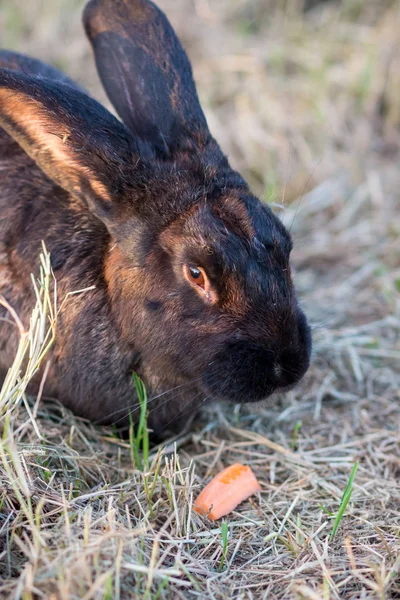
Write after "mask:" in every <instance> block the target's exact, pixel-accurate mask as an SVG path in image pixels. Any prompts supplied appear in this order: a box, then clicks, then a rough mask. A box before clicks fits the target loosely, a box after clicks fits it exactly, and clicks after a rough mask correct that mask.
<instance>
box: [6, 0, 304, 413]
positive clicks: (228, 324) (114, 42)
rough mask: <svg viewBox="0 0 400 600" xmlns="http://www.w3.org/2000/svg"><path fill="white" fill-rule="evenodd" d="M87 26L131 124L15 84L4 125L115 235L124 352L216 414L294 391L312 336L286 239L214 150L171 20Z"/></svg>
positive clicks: (139, 5) (121, 16)
mask: <svg viewBox="0 0 400 600" xmlns="http://www.w3.org/2000/svg"><path fill="white" fill-rule="evenodd" d="M84 24H85V28H86V32H87V34H88V36H89V39H90V41H91V43H92V45H93V49H94V53H95V58H96V64H97V68H98V71H99V74H100V77H101V80H102V82H103V85H104V87H105V89H106V91H107V93H108V96H109V98H110V100H111V102H112V103H113V104H114V106H115V108H116V110H117V112H118V113H119V115H120V116H121V118H122V121H123V123H124V124H122V123H121V122H120V121H118V120H117V119H116V118H114V117H113V116H112V115H111V114H110V113H109V112H108V111H107V110H106V109H105V108H103V107H102V106H101V105H99V104H98V103H97V102H96V101H94V100H93V99H91V98H89V97H88V96H86V95H85V94H83V93H81V92H80V91H79V90H76V89H73V88H72V87H70V86H69V85H66V84H63V83H59V82H54V81H51V80H48V79H45V78H37V77H34V76H29V75H24V74H18V73H14V72H12V71H6V70H2V71H1V73H0V113H1V114H0V123H1V124H2V126H3V127H4V128H5V129H6V130H7V131H8V132H9V133H10V134H11V135H12V136H13V137H14V138H15V139H16V140H17V141H18V142H19V143H20V144H21V146H22V147H23V148H24V149H25V151H26V152H27V153H28V154H29V155H30V156H31V157H32V158H33V160H34V161H35V162H36V163H37V164H38V165H39V167H40V168H41V169H42V170H43V171H44V172H45V173H46V174H47V175H48V176H49V177H50V178H51V179H53V180H54V181H55V182H56V183H57V184H58V185H59V186H61V187H63V188H64V189H65V190H66V191H67V192H69V193H70V195H71V198H72V200H71V202H72V204H71V205H72V206H75V205H74V202H76V210H82V205H83V204H84V205H85V206H86V210H88V211H90V212H91V213H92V215H93V218H94V219H97V222H98V227H99V229H101V230H102V231H103V230H104V227H105V228H106V229H107V230H108V233H109V245H108V246H107V247H106V248H105V249H104V273H103V281H104V283H105V285H106V286H107V293H108V298H109V303H110V306H111V308H112V311H113V318H114V319H115V322H116V323H117V324H118V327H119V329H120V335H121V338H124V339H125V340H126V341H127V343H128V344H130V345H131V346H132V347H134V348H135V350H136V351H137V354H138V356H139V360H140V361H141V363H142V364H145V365H146V369H147V371H148V372H153V373H155V375H156V376H157V377H158V378H159V379H160V380H165V381H173V380H176V381H185V380H187V381H188V380H196V382H197V385H198V386H199V387H200V388H201V390H203V391H204V393H205V394H207V395H209V396H212V397H215V398H223V399H228V400H233V401H236V402H245V401H255V400H261V399H263V398H266V397H267V396H269V395H270V394H271V393H272V392H274V391H275V390H278V389H284V388H287V387H288V386H291V385H293V384H294V383H296V382H297V381H298V380H299V379H300V378H301V377H302V376H303V375H304V373H305V372H306V370H307V368H308V366H309V360H310V351H311V336H310V330H309V327H308V325H307V321H306V318H305V316H304V314H303V312H302V311H301V310H300V308H299V306H298V303H297V300H296V294H295V290H294V287H293V283H292V280H291V274H290V264H289V255H290V251H291V240H290V236H289V234H288V232H287V231H286V229H285V228H284V226H283V225H282V223H281V222H280V221H279V219H278V218H277V217H275V216H274V214H273V213H272V212H271V210H270V209H269V208H268V207H267V206H265V205H263V204H262V203H261V202H260V201H259V200H257V199H256V198H255V197H254V196H253V195H252V194H251V192H250V191H249V188H248V186H247V184H246V183H245V182H244V180H243V179H242V178H241V176H240V175H239V174H238V173H236V172H235V171H234V170H232V169H231V167H230V166H229V164H228V161H227V159H226V157H225V156H224V155H223V154H222V152H221V150H220V148H219V146H218V145H217V143H216V142H215V140H214V139H213V138H212V136H211V134H210V132H209V130H208V127H207V123H206V119H205V117H204V114H203V112H202V110H201V108H200V105H199V101H198V98H197V93H196V89H195V86H194V83H193V78H192V72H191V67H190V63H189V61H188V59H187V56H186V54H185V53H184V51H183V49H182V47H181V45H180V43H179V41H178V40H177V38H176V36H175V34H174V32H173V30H172V28H171V26H170V24H169V23H168V21H167V19H166V17H165V16H164V14H163V13H162V12H161V11H160V10H159V9H158V8H157V7H156V6H155V5H154V4H153V3H152V2H149V1H148V0H119V1H118V2H115V1H114V0H91V2H89V4H88V5H87V7H86V9H85V13H84ZM171 374H173V375H171Z"/></svg>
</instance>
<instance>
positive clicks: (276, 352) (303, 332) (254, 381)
mask: <svg viewBox="0 0 400 600" xmlns="http://www.w3.org/2000/svg"><path fill="white" fill-rule="evenodd" d="M288 325H289V327H288V329H287V330H286V333H285V334H284V335H282V334H281V335H280V336H278V338H275V339H271V336H270V335H268V331H265V332H260V334H259V336H258V340H257V341H255V340H254V337H252V339H250V338H247V339H246V338H245V336H244V335H243V336H242V339H238V337H239V336H238V335H237V334H236V335H235V339H231V340H229V341H228V342H227V343H226V344H225V345H224V347H223V348H222V349H220V350H219V352H218V354H217V355H216V356H215V357H214V359H213V361H212V363H211V364H210V365H209V368H208V369H207V371H206V373H205V374H204V377H203V383H204V384H205V386H206V388H207V389H208V390H209V391H210V393H211V394H212V395H213V396H216V397H218V398H221V399H223V400H229V401H232V402H257V401H260V400H264V399H265V398H267V397H268V396H270V395H271V394H272V393H273V392H275V391H278V390H283V389H286V388H289V387H291V386H293V385H294V384H296V383H297V382H298V381H299V380H300V379H301V378H302V377H303V375H304V374H305V373H306V371H307V369H308V367H309V365H310V354H311V333H310V328H309V326H308V324H307V320H306V318H305V316H304V314H303V312H302V311H300V310H299V309H298V310H297V313H296V317H295V319H294V322H290V323H289V324H288ZM289 330H291V333H290V334H289V335H288V331H289Z"/></svg>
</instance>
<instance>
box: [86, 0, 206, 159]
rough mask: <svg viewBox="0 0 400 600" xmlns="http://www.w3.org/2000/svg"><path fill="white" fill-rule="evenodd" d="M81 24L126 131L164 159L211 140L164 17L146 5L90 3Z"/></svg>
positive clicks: (112, 0)
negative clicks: (182, 148) (149, 146)
mask: <svg viewBox="0 0 400 600" xmlns="http://www.w3.org/2000/svg"><path fill="white" fill-rule="evenodd" d="M83 22H84V26H85V30H86V33H87V35H88V37H89V39H90V41H91V43H92V46H93V49H94V54H95V58H96V65H97V70H98V72H99V75H100V78H101V80H102V83H103V85H104V87H105V90H106V92H107V94H108V97H109V98H110V100H111V102H112V103H113V105H114V106H115V108H116V110H117V112H118V113H119V115H120V116H121V118H122V120H123V121H124V123H125V125H126V126H127V127H128V128H129V129H130V130H131V131H132V132H133V133H134V134H135V135H137V136H139V137H141V138H142V139H145V140H147V141H148V142H150V143H151V144H152V146H153V148H154V149H155V150H156V151H157V152H158V154H159V155H160V156H167V157H168V156H169V155H170V154H172V153H173V152H174V150H175V149H177V148H179V147H180V146H182V145H183V146H185V144H186V142H187V140H190V139H191V140H192V141H194V142H195V145H196V146H197V147H200V148H201V147H202V146H203V145H204V144H206V143H207V141H208V140H209V137H210V134H209V131H208V127H207V122H206V119H205V117H204V114H203V111H202V109H201V107H200V103H199V99H198V96H197V92H196V87H195V84H194V81H193V76H192V69H191V66H190V62H189V60H188V57H187V56H186V53H185V51H184V50H183V48H182V46H181V44H180V42H179V40H178V38H177V37H176V35H175V33H174V30H173V29H172V27H171V25H170V23H169V21H168V19H167V18H166V16H165V15H164V13H163V12H162V11H161V10H159V9H158V8H157V7H156V6H155V4H153V3H152V2H150V1H149V0H118V1H116V0H90V2H89V3H88V4H87V6H86V8H85V10H84V14H83Z"/></svg>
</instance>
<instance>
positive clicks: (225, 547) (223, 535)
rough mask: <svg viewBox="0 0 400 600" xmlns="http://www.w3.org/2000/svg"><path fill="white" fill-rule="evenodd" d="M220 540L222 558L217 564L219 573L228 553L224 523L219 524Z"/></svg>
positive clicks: (226, 531) (225, 525) (226, 532)
mask: <svg viewBox="0 0 400 600" xmlns="http://www.w3.org/2000/svg"><path fill="white" fill-rule="evenodd" d="M221 538H222V556H221V560H220V563H219V567H218V570H219V571H220V572H221V571H222V570H223V568H224V565H225V562H226V556H227V553H228V523H227V522H226V521H224V522H223V523H221Z"/></svg>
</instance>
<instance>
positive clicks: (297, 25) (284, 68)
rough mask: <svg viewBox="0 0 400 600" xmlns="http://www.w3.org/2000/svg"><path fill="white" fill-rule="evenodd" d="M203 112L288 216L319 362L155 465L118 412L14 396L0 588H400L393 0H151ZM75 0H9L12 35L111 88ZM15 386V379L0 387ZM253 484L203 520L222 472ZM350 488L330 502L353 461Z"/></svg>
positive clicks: (68, 595)
mask: <svg viewBox="0 0 400 600" xmlns="http://www.w3.org/2000/svg"><path fill="white" fill-rule="evenodd" d="M159 4H160V6H161V7H162V8H164V9H165V10H166V11H167V12H168V15H169V16H170V18H171V20H172V22H173V24H174V25H175V27H176V28H177V31H178V32H179V35H180V36H181V38H182V40H183V42H184V45H185V47H186V48H187V50H188V52H189V55H190V57H191V59H192V61H193V63H194V71H195V77H196V80H197V82H198V87H199V92H200V96H201V99H202V101H203V104H204V106H205V108H206V113H207V118H208V120H209V124H210V127H211V129H212V131H213V133H214V134H215V136H216V137H217V139H218V140H219V141H220V143H221V145H222V146H223V148H224V150H225V151H226V152H227V153H228V154H229V156H230V158H231V160H232V163H233V164H234V165H235V166H236V167H237V168H239V169H240V170H241V171H242V172H243V173H244V175H245V176H246V177H247V179H248V180H249V182H250V183H251V185H252V187H253V189H254V190H255V191H256V192H257V193H258V194H259V195H260V197H262V198H263V199H264V200H265V202H269V203H270V204H271V205H273V206H274V210H276V212H277V213H278V214H279V215H280V216H281V218H282V219H283V220H284V221H285V223H286V224H287V225H288V226H289V228H290V229H291V231H292V234H293V238H294V242H295V249H294V252H293V264H294V267H295V278H296V282H297V286H298V291H299V297H300V300H301V304H302V306H303V307H304V309H305V311H306V313H307V314H308V315H309V318H310V321H311V323H312V324H313V330H314V331H313V335H314V353H313V363H312V367H311V369H310V372H309V374H308V375H307V377H306V378H305V379H304V381H303V383H302V384H301V385H300V386H299V387H298V388H296V389H295V390H293V391H292V392H290V394H288V395H287V396H286V397H285V398H282V399H279V401H278V400H274V402H273V403H270V404H269V405H268V406H258V407H253V406H252V407H250V408H245V407H242V408H240V407H235V408H234V410H232V407H227V406H224V405H219V406H213V407H208V408H206V409H204V410H203V412H202V413H201V414H200V416H199V417H198V418H197V420H196V422H195V424H194V426H193V429H192V430H191V431H189V432H185V434H184V435H183V436H180V437H178V438H177V439H176V440H175V441H174V440H171V442H170V443H169V444H168V445H167V448H166V449H165V451H164V454H163V455H161V454H157V449H153V450H152V451H151V459H152V464H151V465H150V466H149V468H148V469H145V471H144V473H142V472H140V471H139V470H138V469H134V468H133V463H132V457H131V450H132V449H131V447H130V444H129V443H127V442H122V441H120V440H118V439H117V438H116V437H115V436H114V435H113V432H112V431H111V430H109V429H99V428H95V427H94V426H92V425H90V424H87V423H84V422H82V421H80V420H79V419H77V418H75V417H74V416H73V415H71V414H70V413H68V412H67V411H66V410H64V409H63V408H61V407H60V406H59V405H57V404H56V403H55V404H52V405H50V404H47V405H46V404H40V405H39V406H38V407H36V409H35V408H33V409H31V410H33V411H34V414H33V415H32V416H31V417H30V416H29V414H28V413H27V408H26V407H25V404H24V403H22V404H19V406H17V405H15V404H14V405H13V407H12V408H10V405H9V404H8V405H7V407H6V408H7V411H6V413H5V414H6V415H7V417H6V418H4V417H3V424H2V429H3V443H2V444H1V445H0V450H1V452H0V454H1V463H0V464H1V466H0V477H1V488H0V489H1V497H0V595H1V597H4V598H5V597H10V598H24V599H25V600H28V599H33V598H49V599H50V598H52V599H58V598H60V599H63V600H64V599H65V600H67V599H68V600H69V599H85V600H89V599H92V598H93V599H100V598H101V599H103V598H107V599H118V598H121V600H124V599H129V598H139V597H143V598H148V599H154V600H155V599H156V598H160V599H162V598H168V599H170V598H171V599H172V598H173V599H175V598H199V599H202V598H211V599H215V600H220V599H225V598H226V599H228V598H235V599H239V598H240V599H242V598H243V599H249V600H250V599H255V600H256V599H257V600H258V599H261V598H268V600H273V599H275V598H276V599H278V598H279V599H291V598H294V599H298V600H300V599H310V600H314V599H323V600H328V599H330V598H331V599H334V598H340V599H346V600H350V599H359V598H362V599H365V600H367V599H375V598H377V599H383V598H400V432H399V424H400V392H399V390H400V166H399V157H400V129H399V128H400V93H399V91H400V43H399V40H400V6H399V3H398V2H395V1H392V2H390V1H388V0H383V1H380V2H377V0H365V1H362V0H341V1H339V0H338V1H337V2H334V1H332V2H329V1H326V2H323V3H321V4H319V3H318V2H308V3H307V4H308V5H309V6H310V7H311V5H314V4H315V5H316V6H314V7H312V8H310V9H309V10H307V11H304V10H303V9H304V3H303V2H301V1H300V0H299V1H296V0H293V1H290V0H286V1H284V0H282V1H279V0H215V1H214V2H211V1H209V0H193V1H192V0H162V1H161V0H160V1H159ZM81 8H82V2H81V1H78V0H52V2H42V1H40V0H30V2H29V3H27V2H26V0H13V2H12V3H11V2H9V0H1V1H0V31H1V43H2V45H3V46H6V47H9V48H14V49H17V50H19V51H22V52H27V53H30V54H33V55H35V56H38V57H40V58H43V59H45V60H47V61H50V62H53V63H54V64H56V65H57V66H59V67H61V68H63V69H64V70H66V71H67V72H68V74H70V75H72V76H73V77H75V78H77V79H78V80H79V81H80V82H81V83H82V84H83V85H85V86H87V87H88V88H89V89H90V91H91V92H92V93H93V94H95V95H96V96H97V97H98V98H100V99H102V100H105V99H104V94H102V92H101V90H100V86H99V83H98V80H97V76H96V74H95V71H94V67H93V63H92V59H91V55H90V51H89V46H88V44H87V42H86V41H85V39H84V35H83V31H82V29H81V26H80V11H81ZM0 398H3V400H4V394H3V397H2V396H0ZM235 461H239V462H243V463H245V464H250V465H251V466H252V468H253V470H254V472H255V474H256V475H257V477H258V479H259V481H260V483H261V486H262V491H261V492H260V493H258V494H257V495H255V496H254V497H253V498H252V499H251V500H249V501H246V502H244V503H243V504H242V505H240V506H239V507H238V509H237V510H236V511H234V512H233V513H232V514H231V515H229V516H228V517H226V519H225V522H226V523H227V525H228V539H227V541H226V543H225V544H224V543H223V539H222V537H223V536H222V535H221V533H222V532H221V523H220V522H217V523H215V524H213V523H209V522H208V521H207V520H206V519H204V518H202V517H200V516H199V515H197V514H196V513H194V512H193V511H192V510H191V507H192V503H193V499H194V498H195V497H196V495H197V494H198V492H199V490H200V489H201V488H202V487H203V486H204V484H205V483H206V482H208V481H209V479H210V478H211V476H212V475H214V474H215V473H217V471H218V470H220V469H221V468H223V467H225V466H227V465H229V464H231V463H233V462H235ZM356 462H358V463H359V466H358V470H357V473H356V476H355V480H354V484H353V492H352V495H351V499H350V501H349V503H348V505H347V508H346V510H345V513H344V516H343V518H342V519H341V521H340V524H339V528H338V530H337V533H336V535H335V536H334V537H333V538H332V535H331V531H332V527H333V520H334V518H333V517H330V516H329V514H328V513H332V514H333V515H334V516H336V514H337V512H338V510H339V506H340V503H341V497H342V494H343V491H344V490H345V487H346V484H347V482H348V480H349V476H350V473H351V470H352V468H353V465H354V464H355V463H356Z"/></svg>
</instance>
